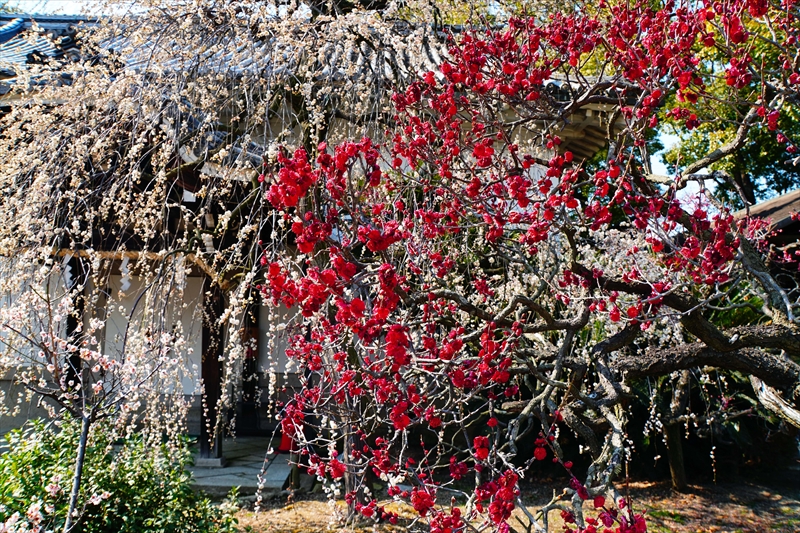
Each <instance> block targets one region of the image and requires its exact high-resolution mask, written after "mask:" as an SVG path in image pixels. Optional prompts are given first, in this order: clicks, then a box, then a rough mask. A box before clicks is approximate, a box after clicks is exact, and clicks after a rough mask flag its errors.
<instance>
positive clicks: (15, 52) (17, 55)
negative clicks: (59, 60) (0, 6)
mask: <svg viewBox="0 0 800 533" xmlns="http://www.w3.org/2000/svg"><path fill="white" fill-rule="evenodd" d="M85 20H86V18H85V17H78V16H72V15H41V16H38V15H21V14H0V71H4V72H5V73H6V75H13V73H14V70H15V68H19V67H21V66H23V65H25V64H28V63H32V62H36V61H41V60H44V59H47V58H55V57H60V56H61V55H63V54H64V52H66V51H67V50H70V49H74V44H73V42H72V39H71V36H72V35H73V34H74V31H75V27H76V26H77V25H79V24H80V23H82V22H84V21H85Z"/></svg>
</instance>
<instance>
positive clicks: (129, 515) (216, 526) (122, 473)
mask: <svg viewBox="0 0 800 533" xmlns="http://www.w3.org/2000/svg"><path fill="white" fill-rule="evenodd" d="M79 429H80V427H79V424H77V423H75V422H72V421H70V422H64V423H62V424H61V427H60V428H56V427H54V426H53V425H52V424H45V423H43V422H41V421H36V422H32V423H29V424H27V425H26V426H25V427H23V428H22V429H19V430H15V431H12V432H10V433H9V434H8V435H6V446H5V448H6V449H5V450H2V451H3V453H0V532H4V533H5V532H9V533H10V532H15V531H28V530H36V528H37V527H39V528H40V529H39V530H40V531H60V530H61V529H63V527H64V521H65V518H66V513H67V506H68V503H69V493H70V488H71V485H72V473H73V472H72V468H73V465H74V462H75V455H76V448H77V443H78V435H79ZM109 429H110V428H108V427H107V426H105V425H103V424H98V425H96V426H95V428H94V430H93V431H92V433H91V436H90V439H89V446H88V448H87V450H86V461H85V466H84V472H83V480H82V483H81V495H80V500H79V505H78V509H79V510H80V514H81V517H80V521H79V523H78V526H77V527H76V528H75V529H74V531H76V532H81V533H141V532H164V533H172V532H175V533H178V532H180V533H194V532H197V533H229V532H235V531H236V529H235V524H236V520H235V518H233V515H232V512H233V509H234V507H233V506H232V505H230V504H229V503H226V504H223V505H222V506H219V507H217V506H214V505H212V503H211V502H210V501H209V500H208V499H206V498H203V497H201V496H199V495H197V494H195V493H194V492H193V491H192V489H191V486H190V482H191V476H190V474H189V473H188V472H186V471H185V467H186V466H187V465H188V464H189V461H190V460H191V455H190V452H189V449H188V445H187V443H186V442H180V443H178V444H177V445H175V446H171V447H168V446H166V445H160V446H149V445H147V444H146V443H144V442H143V441H142V439H141V438H138V437H133V438H129V439H127V440H125V441H123V442H122V444H118V445H112V442H111V440H110V437H109V436H108V435H110V434H111V433H112V432H111V431H108V430H109ZM232 497H235V493H233V494H232ZM4 524H5V525H4ZM4 527H5V530H4Z"/></svg>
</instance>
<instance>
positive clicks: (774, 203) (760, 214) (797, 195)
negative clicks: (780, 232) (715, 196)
mask: <svg viewBox="0 0 800 533" xmlns="http://www.w3.org/2000/svg"><path fill="white" fill-rule="evenodd" d="M798 212H800V189H798V190H796V191H792V192H788V193H786V194H782V195H780V196H778V197H777V198H771V199H769V200H767V201H766V202H761V203H760V204H756V205H754V206H751V207H750V208H749V209H742V210H740V211H737V212H736V213H735V214H734V216H735V217H736V218H744V217H746V216H750V217H757V218H764V219H771V220H772V228H773V229H782V228H784V227H786V226H788V225H790V224H791V223H792V222H794V221H793V220H792V214H794V213H798Z"/></svg>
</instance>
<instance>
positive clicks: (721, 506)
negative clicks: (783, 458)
mask: <svg viewBox="0 0 800 533" xmlns="http://www.w3.org/2000/svg"><path fill="white" fill-rule="evenodd" d="M554 488H556V485H546V486H538V487H535V488H534V487H531V488H530V491H526V492H527V494H528V499H529V501H531V502H536V503H539V502H541V501H542V498H544V497H546V495H549V494H552V490H553V489H554ZM628 490H629V491H630V496H631V499H632V500H633V504H634V507H635V508H636V509H644V510H645V511H646V514H645V516H646V517H647V524H648V531H649V532H651V533H756V532H757V533H764V532H776V533H795V532H800V479H798V480H797V483H796V484H795V483H790V484H788V485H786V484H781V485H780V486H777V487H767V486H766V485H764V484H758V483H737V484H720V485H706V486H700V485H693V486H692V487H691V491H690V492H689V493H687V494H678V493H675V492H673V491H672V490H671V489H670V487H669V484H668V483H643V482H639V483H631V484H630V485H629V487H628ZM388 507H389V508H390V509H392V510H393V511H395V512H399V513H400V515H401V517H405V518H407V519H409V520H410V519H411V518H412V517H413V516H414V512H413V509H410V508H409V507H401V506H398V505H397V504H393V503H392V504H389V505H388ZM344 510H345V504H344V502H341V501H340V502H327V501H325V500H324V498H322V497H321V496H318V495H309V496H306V497H302V498H296V499H289V500H287V498H286V497H284V498H281V499H276V500H271V501H269V502H266V505H265V508H264V509H263V510H261V511H260V512H259V513H254V512H253V511H252V510H247V509H243V510H241V511H239V514H238V518H239V527H240V531H241V532H242V533H317V532H319V533H322V532H331V531H335V532H341V533H344V532H349V531H352V532H355V533H366V532H368V531H371V532H380V533H394V532H399V531H406V530H407V526H408V524H409V522H406V523H405V524H399V525H397V526H391V525H389V524H361V525H354V524H345V523H343V518H344ZM554 518H556V513H553V514H551V522H553V523H554V525H555V527H553V528H552V529H551V530H553V531H560V530H561V527H560V526H561V523H560V520H559V519H556V520H552V519H554ZM511 525H512V526H513V525H514V524H513V519H512V522H511Z"/></svg>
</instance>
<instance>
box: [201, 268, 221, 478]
mask: <svg viewBox="0 0 800 533" xmlns="http://www.w3.org/2000/svg"><path fill="white" fill-rule="evenodd" d="M224 310H225V301H224V296H223V294H222V291H221V290H220V289H219V287H217V286H216V285H212V284H211V280H210V279H208V278H206V283H205V284H204V287H203V363H202V371H201V374H202V375H201V377H202V379H203V388H204V397H203V401H204V404H205V407H206V408H207V409H204V410H203V413H202V416H201V420H200V443H199V444H200V456H199V458H198V460H197V461H196V462H195V464H196V465H197V466H225V459H224V458H223V457H222V432H221V431H218V430H217V429H216V428H217V416H219V414H220V413H218V412H217V403H218V402H219V399H220V397H221V396H222V363H221V362H220V358H221V357H222V353H223V349H224V347H225V335H224V331H223V328H222V327H221V326H220V325H219V317H220V316H222V313H223V312H224ZM212 433H214V434H213V435H212Z"/></svg>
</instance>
